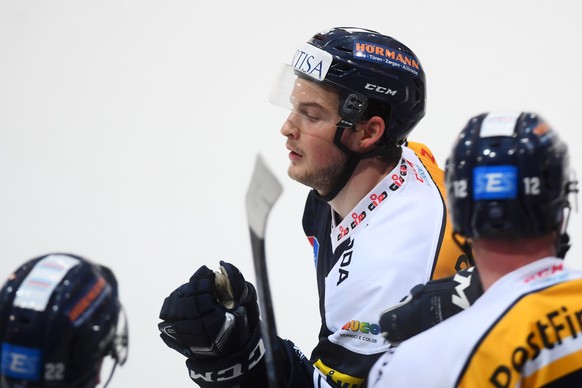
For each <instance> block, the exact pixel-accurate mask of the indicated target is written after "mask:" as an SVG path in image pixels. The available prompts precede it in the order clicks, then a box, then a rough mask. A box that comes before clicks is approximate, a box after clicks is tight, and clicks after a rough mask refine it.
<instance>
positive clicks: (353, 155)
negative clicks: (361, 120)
mask: <svg viewBox="0 0 582 388" xmlns="http://www.w3.org/2000/svg"><path fill="white" fill-rule="evenodd" d="M354 127H355V124H354V125H352V126H350V127H344V126H337V127H336V131H335V136H334V138H333V144H335V146H336V147H337V148H339V149H340V150H341V151H342V152H343V153H344V154H346V155H347V156H348V160H347V162H346V165H345V167H344V169H343V171H342V174H341V175H340V177H339V179H338V181H337V182H336V184H335V185H334V187H332V189H331V190H330V192H329V193H327V194H326V195H321V194H320V193H319V192H318V191H317V190H314V192H315V196H316V197H317V198H319V199H322V200H324V201H326V202H329V201H331V200H332V199H334V198H335V197H336V196H337V195H338V193H339V192H340V191H342V189H343V188H344V186H345V185H346V183H348V181H349V180H350V178H351V177H352V174H353V173H354V170H355V169H356V167H357V166H358V163H359V162H360V160H362V159H366V158H370V157H372V156H377V155H381V154H383V153H384V152H383V151H384V148H383V147H379V148H376V149H375V150H373V151H370V152H366V153H363V154H362V153H358V152H354V151H352V150H350V149H349V148H348V147H346V146H345V145H344V144H343V143H342V141H341V138H342V135H343V134H344V131H345V130H346V128H350V129H352V128H354Z"/></svg>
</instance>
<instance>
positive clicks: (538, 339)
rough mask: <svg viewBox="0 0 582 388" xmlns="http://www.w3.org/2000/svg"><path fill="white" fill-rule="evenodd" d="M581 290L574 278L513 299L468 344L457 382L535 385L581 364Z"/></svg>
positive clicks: (466, 384)
mask: <svg viewBox="0 0 582 388" xmlns="http://www.w3.org/2000/svg"><path fill="white" fill-rule="evenodd" d="M535 281H543V278H541V279H538V280H535ZM581 294H582V279H577V280H573V281H568V282H564V283H559V284H557V285H554V286H551V287H549V288H546V289H542V290H540V291H537V292H534V293H531V294H528V295H525V296H524V297H523V298H521V299H520V300H518V301H517V302H516V303H515V304H514V305H513V307H512V308H511V309H510V310H509V311H508V312H507V313H505V314H504V315H502V316H501V317H500V318H499V319H498V320H497V322H496V323H495V324H494V326H493V327H492V328H491V330H490V331H489V332H488V333H486V334H485V335H484V337H483V339H482V341H481V343H480V344H479V345H477V347H476V349H474V350H473V354H472V356H471V358H470V360H469V362H468V364H467V366H466V367H465V368H466V369H465V371H464V372H463V374H462V377H461V379H460V381H459V387H479V386H493V387H516V386H517V385H518V384H519V386H520V387H521V388H530V387H540V386H543V385H545V384H548V383H549V382H551V381H553V380H555V379H557V378H561V377H564V376H567V375H568V374H570V373H572V372H573V371H575V370H577V369H580V366H581V365H582V353H581V349H582V301H581V299H580V295H581ZM524 374H526V376H524Z"/></svg>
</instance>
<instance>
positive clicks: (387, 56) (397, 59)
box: [354, 41, 420, 76]
mask: <svg viewBox="0 0 582 388" xmlns="http://www.w3.org/2000/svg"><path fill="white" fill-rule="evenodd" d="M354 57H355V58H357V59H363V60H365V61H368V62H374V63H379V64H382V65H384V66H386V67H391V68H393V69H398V70H403V71H407V72H409V73H412V74H414V75H415V76H418V73H419V71H420V63H419V62H418V59H416V58H415V57H414V56H412V55H410V54H406V53H405V52H403V51H400V50H397V49H394V48H391V47H386V46H381V45H379V44H377V43H370V42H364V41H355V42H354Z"/></svg>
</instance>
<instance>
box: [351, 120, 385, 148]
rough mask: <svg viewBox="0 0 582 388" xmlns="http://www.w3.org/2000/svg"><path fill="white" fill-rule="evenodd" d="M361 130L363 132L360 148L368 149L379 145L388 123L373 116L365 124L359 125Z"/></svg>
mask: <svg viewBox="0 0 582 388" xmlns="http://www.w3.org/2000/svg"><path fill="white" fill-rule="evenodd" d="M358 125H359V126H360V128H359V130H360V131H361V132H362V133H361V137H360V147H361V148H362V149H367V148H370V147H372V146H373V145H374V144H376V143H378V141H380V139H382V136H384V131H386V122H385V121H384V119H383V118H381V117H380V116H372V117H370V118H369V119H368V120H366V121H365V122H363V123H358Z"/></svg>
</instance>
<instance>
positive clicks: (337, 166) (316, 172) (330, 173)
mask: <svg viewBox="0 0 582 388" xmlns="http://www.w3.org/2000/svg"><path fill="white" fill-rule="evenodd" d="M347 160H348V158H347V156H346V155H344V154H340V155H339V156H338V157H337V158H336V159H335V161H334V162H333V163H331V164H329V165H328V166H325V167H317V166H316V167H313V168H311V169H309V170H307V169H300V170H299V171H295V170H294V169H293V166H289V169H288V171H287V173H288V174H289V177H290V178H291V179H293V180H295V181H297V182H299V183H301V184H304V185H305V186H308V187H311V188H312V189H314V190H315V191H317V193H318V194H319V195H322V196H325V195H327V194H328V193H330V192H331V191H332V190H334V189H335V187H336V185H337V184H338V182H339V181H340V180H341V177H342V174H343V172H344V170H345V166H346V163H347Z"/></svg>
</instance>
